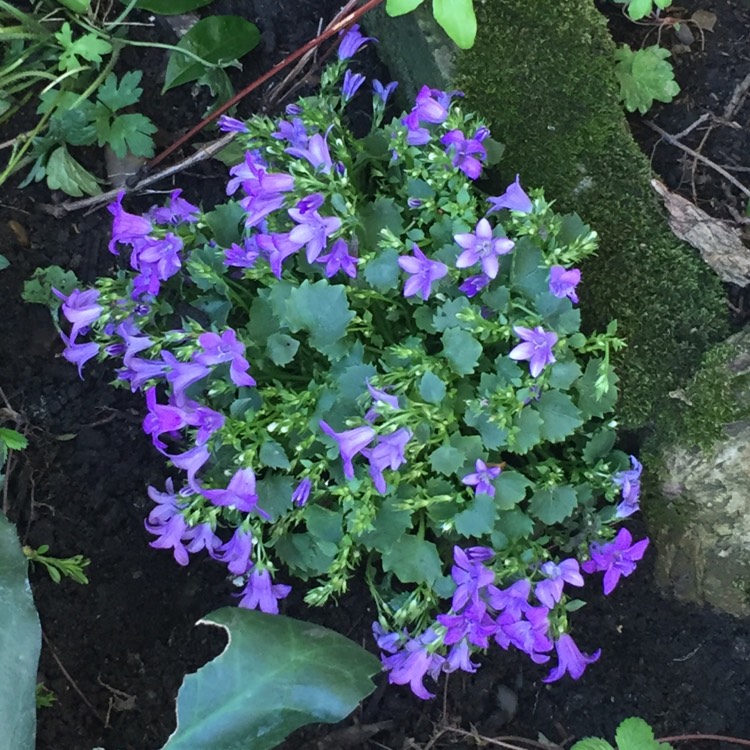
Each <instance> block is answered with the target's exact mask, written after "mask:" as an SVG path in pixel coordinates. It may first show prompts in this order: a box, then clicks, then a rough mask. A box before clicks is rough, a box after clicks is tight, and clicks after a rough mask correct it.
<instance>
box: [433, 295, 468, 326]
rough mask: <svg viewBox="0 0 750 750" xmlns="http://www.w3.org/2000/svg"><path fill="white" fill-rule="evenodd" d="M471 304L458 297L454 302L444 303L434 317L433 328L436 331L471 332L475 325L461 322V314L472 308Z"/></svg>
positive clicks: (464, 298)
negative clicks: (449, 329) (456, 329)
mask: <svg viewBox="0 0 750 750" xmlns="http://www.w3.org/2000/svg"><path fill="white" fill-rule="evenodd" d="M471 306H472V305H471V303H470V302H469V300H468V299H466V297H457V298H456V299H453V300H448V301H447V302H445V303H443V304H442V305H441V306H440V307H438V309H437V310H436V311H435V314H434V317H433V327H434V329H435V330H436V331H444V330H445V329H446V328H463V329H464V330H469V329H471V328H472V327H473V324H472V323H470V322H468V321H465V320H459V317H458V316H459V314H460V313H461V312H462V311H464V310H466V309H467V308H469V307H471Z"/></svg>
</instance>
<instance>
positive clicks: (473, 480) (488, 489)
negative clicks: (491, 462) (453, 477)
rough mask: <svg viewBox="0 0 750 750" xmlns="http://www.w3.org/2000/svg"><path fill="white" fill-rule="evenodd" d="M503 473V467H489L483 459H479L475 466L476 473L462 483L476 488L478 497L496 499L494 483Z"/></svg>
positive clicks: (468, 475) (465, 478)
mask: <svg viewBox="0 0 750 750" xmlns="http://www.w3.org/2000/svg"><path fill="white" fill-rule="evenodd" d="M501 471H502V469H501V467H499V466H487V464H486V463H485V462H484V461H482V459H481V458H478V459H477V460H476V463H475V464H474V472H473V473H472V474H467V475H466V476H465V477H463V479H461V481H462V482H463V483H464V484H468V485H469V486H471V487H474V492H475V493H476V494H478V495H479V494H485V495H489V496H490V497H495V485H494V484H492V482H493V481H494V480H495V479H497V478H498V477H499V476H500V472H501Z"/></svg>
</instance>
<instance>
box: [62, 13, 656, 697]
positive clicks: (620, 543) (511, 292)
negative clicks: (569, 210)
mask: <svg viewBox="0 0 750 750" xmlns="http://www.w3.org/2000/svg"><path fill="white" fill-rule="evenodd" d="M368 41H371V40H369V39H367V38H365V37H363V36H362V34H361V33H360V32H359V30H358V29H357V27H353V28H352V29H351V31H349V32H348V33H347V34H346V35H345V36H344V37H343V39H342V41H341V44H340V47H339V51H338V59H337V60H335V62H334V63H333V64H332V65H331V66H330V67H329V68H328V69H327V70H326V71H325V73H324V75H323V77H322V82H321V91H320V94H319V95H317V96H313V97H308V98H306V99H302V100H301V101H299V102H298V103H297V104H293V105H290V106H289V107H288V108H287V112H286V116H284V117H280V118H276V119H271V118H268V117H261V116H256V117H253V118H252V119H251V120H250V121H248V122H241V121H238V120H235V119H231V118H224V119H223V120H222V127H223V128H224V129H225V130H233V131H236V132H237V133H238V136H237V137H238V138H239V139H240V141H241V142H242V143H243V144H244V146H245V149H246V152H245V156H244V159H243V160H242V161H241V162H240V163H239V164H236V165H235V166H233V167H232V168H231V169H230V172H229V176H228V184H227V200H226V202H225V203H224V204H222V205H220V206H217V207H216V208H214V209H213V210H210V211H205V210H202V209H201V208H199V207H198V206H195V205H192V204H191V203H189V202H188V201H186V200H185V199H184V198H183V197H182V195H181V194H180V191H179V190H175V191H174V192H173V193H172V194H171V196H170V199H169V203H168V205H167V206H165V207H158V208H153V209H151V210H150V211H148V212H147V213H145V214H144V215H136V214H132V213H129V212H128V211H127V210H126V209H125V208H124V206H123V201H122V196H121V197H120V199H118V201H117V202H116V203H115V204H114V205H112V206H110V212H111V213H112V215H113V217H114V226H113V233H112V241H111V243H110V251H111V252H113V253H115V254H123V256H124V260H126V261H127V269H126V270H123V271H121V272H120V273H119V274H118V276H117V277H116V278H102V279H99V280H98V282H97V283H96V285H95V286H94V287H92V288H90V289H87V290H76V291H73V292H72V293H71V294H69V295H63V298H64V303H63V305H62V311H63V314H64V316H65V317H66V318H67V320H68V321H69V323H70V324H71V325H70V328H69V333H68V334H66V337H65V342H66V349H65V352H64V354H65V357H66V358H67V359H68V360H70V361H71V362H73V363H75V364H76V365H77V366H78V368H79V370H81V369H82V368H83V366H84V364H85V363H86V362H87V361H89V360H91V359H94V358H97V359H99V360H103V359H114V360H115V361H116V362H117V363H118V364H119V369H118V371H117V373H118V374H117V381H116V382H117V384H119V385H121V386H126V387H129V388H130V389H131V390H133V391H140V392H142V393H143V395H144V398H145V403H146V408H147V411H148V413H147V415H146V418H145V420H144V423H143V427H144V430H145V432H146V433H147V434H148V435H150V437H151V439H152V441H153V444H154V446H155V448H156V449H157V450H158V451H159V452H161V453H162V454H163V455H164V457H165V459H166V460H167V461H169V462H171V464H172V465H173V466H174V467H175V469H177V470H178V474H179V475H180V476H181V479H180V481H179V482H178V483H177V484H173V482H172V480H168V481H167V484H166V488H165V489H163V490H162V489H158V488H155V487H151V488H149V495H150V497H151V498H152V499H153V501H154V506H153V510H152V511H151V512H150V514H149V516H148V518H147V519H146V528H147V529H148V531H149V532H150V533H151V534H153V535H154V537H155V539H154V540H153V541H152V545H153V546H154V547H159V548H163V549H168V550H171V552H172V554H173V555H174V557H175V559H176V560H177V562H178V563H180V564H181V565H186V564H188V562H189V560H190V557H191V555H195V554H198V553H200V552H201V551H203V550H205V551H206V552H207V553H208V554H209V555H210V556H211V557H213V558H214V559H216V560H218V561H220V562H222V563H224V564H226V566H227V569H228V571H229V573H230V574H231V576H232V577H233V578H234V580H235V582H236V583H237V584H238V586H239V587H240V588H241V591H240V593H239V594H238V599H239V605H240V606H243V607H248V608H256V609H260V610H262V611H264V612H270V613H275V612H278V609H279V600H282V599H284V598H285V597H286V596H287V595H288V594H289V591H290V586H291V585H300V584H299V583H296V584H295V583H294V582H293V580H292V576H294V577H295V578H296V579H297V581H300V580H301V581H303V582H308V586H307V591H306V595H305V601H306V602H307V603H308V604H309V605H312V606H320V605H324V604H327V603H332V602H333V601H335V600H336V599H337V598H338V597H339V596H340V595H342V594H343V593H344V592H346V591H347V588H348V586H349V582H350V580H351V578H352V576H354V575H355V574H356V575H361V576H363V577H364V579H365V581H366V583H367V586H368V587H369V590H370V592H371V594H372V598H373V601H374V603H375V605H376V607H377V611H378V618H377V621H376V622H375V623H374V626H373V630H374V635H375V638H376V641H377V643H378V645H379V647H380V649H381V652H382V661H383V664H384V667H385V669H387V670H388V672H389V676H390V680H391V682H393V683H398V684H407V683H408V684H409V685H410V686H411V687H412V689H413V690H414V692H415V693H416V694H417V695H419V696H421V697H423V698H427V697H429V696H430V693H429V692H428V690H427V688H426V687H425V686H424V684H423V680H424V678H425V676H426V675H430V676H432V677H433V678H434V677H437V676H438V674H439V673H440V672H451V671H454V670H456V669H462V670H464V671H467V672H473V671H475V669H476V668H477V662H476V661H475V659H476V658H477V656H476V655H477V653H478V652H482V651H483V650H485V649H487V648H489V647H490V645H491V644H496V645H498V646H499V647H501V648H504V649H507V648H510V647H511V646H513V647H515V648H518V649H520V650H522V651H524V652H526V653H527V654H528V655H529V656H530V658H531V659H532V660H533V661H534V662H536V663H539V664H543V663H547V662H551V663H552V667H553V668H552V671H551V672H550V673H549V675H548V676H547V678H546V679H547V680H550V681H551V680H556V679H558V678H560V677H561V676H562V675H563V674H565V673H568V674H570V675H571V676H573V677H575V678H578V677H580V676H581V674H582V672H583V671H584V669H585V667H586V665H587V664H588V663H590V662H592V661H595V660H596V659H597V658H598V657H599V652H598V651H597V652H595V653H594V654H591V655H588V654H585V653H583V652H582V651H581V650H580V649H579V647H578V646H577V645H576V643H575V641H574V640H573V638H572V636H571V635H570V634H569V614H570V613H571V612H572V611H574V610H575V609H577V608H578V607H579V606H581V604H582V602H581V601H580V600H578V599H576V591H577V590H580V588H581V586H582V585H583V583H584V576H585V575H588V576H592V577H594V578H596V579H598V580H599V581H601V580H603V582H604V583H603V585H604V588H605V592H606V593H610V592H611V591H612V590H613V589H614V588H615V587H616V585H617V584H618V582H619V580H620V578H621V577H623V576H629V575H630V574H631V573H632V572H633V570H634V569H635V565H636V562H637V561H638V560H640V559H641V557H642V556H643V554H644V551H645V548H646V545H647V544H648V541H647V540H641V541H635V542H634V541H633V539H632V537H631V536H630V534H629V533H628V532H627V531H625V530H624V529H621V530H620V531H619V533H618V532H617V529H616V526H617V525H618V524H619V523H620V522H621V521H622V519H624V518H627V517H628V516H630V515H631V514H633V513H634V512H635V511H636V510H637V509H638V495H639V492H640V471H641V467H640V464H638V462H637V461H636V460H635V459H634V458H633V459H629V458H628V456H626V455H625V454H623V453H621V452H619V451H616V450H613V446H614V442H615V432H614V428H615V422H614V421H613V420H612V418H611V415H610V412H611V410H612V408H613V406H614V403H615V400H616V376H615V375H614V373H613V371H612V367H611V364H610V352H611V350H612V349H613V348H617V347H619V346H621V344H622V342H620V341H619V340H618V339H617V338H616V336H615V326H614V324H613V325H611V326H610V328H609V330H607V331H606V332H604V333H595V334H591V335H586V334H584V333H582V332H581V330H580V312H579V309H578V307H577V304H578V296H577V289H578V287H579V285H580V284H581V283H583V281H582V279H581V273H580V270H579V269H578V268H577V267H576V266H577V264H578V263H579V261H581V260H582V259H583V258H585V257H586V256H587V255H589V254H590V253H592V252H594V250H595V248H596V234H595V233H594V232H593V231H591V230H590V229H589V228H588V227H586V226H585V225H584V224H583V223H582V222H581V221H580V219H578V217H576V216H574V215H569V216H560V215H558V214H556V213H555V212H554V210H553V208H552V206H551V205H550V204H549V203H548V202H547V201H546V200H545V199H544V196H543V194H542V193H541V191H533V190H532V191H528V192H527V191H526V190H525V189H524V187H523V186H522V184H521V182H520V179H519V178H518V177H517V178H516V179H515V180H514V181H513V182H512V183H511V184H510V185H509V186H508V188H507V189H506V190H505V191H504V192H503V193H502V194H501V195H497V196H492V197H489V198H488V197H486V196H484V195H482V193H481V192H480V191H479V189H478V188H477V186H476V184H475V180H476V179H477V178H478V177H479V176H480V175H481V173H482V169H483V167H484V165H485V164H486V162H487V154H488V147H489V145H490V143H491V141H490V138H489V131H488V129H487V127H486V126H485V125H484V123H482V122H481V121H480V120H478V119H477V118H476V117H475V116H474V115H472V114H470V113H466V112H464V111H463V110H462V109H461V107H460V98H461V95H460V93H459V92H456V91H454V92H444V91H436V90H434V89H429V88H427V87H425V88H423V89H422V90H421V91H420V92H419V94H418V96H417V98H416V101H415V103H414V106H413V107H412V109H411V111H410V112H408V113H405V114H404V115H403V116H402V117H399V118H396V119H394V120H393V121H391V122H389V123H387V124H384V123H383V120H384V112H385V108H386V104H387V102H388V98H389V96H390V94H391V93H392V91H393V89H394V87H395V84H388V85H383V84H382V83H380V82H378V81H373V82H372V92H373V94H372V100H373V109H372V111H373V114H372V125H371V129H370V132H369V133H367V134H366V135H365V136H364V137H357V136H355V135H354V134H353V133H352V131H351V129H350V128H349V126H348V122H347V107H348V104H349V102H350V101H351V100H352V99H353V98H354V97H356V96H360V97H361V96H363V95H364V92H365V86H366V81H365V78H364V76H362V75H361V74H358V73H353V72H352V71H351V69H350V68H349V65H350V60H351V57H352V56H353V55H354V54H355V53H356V52H357V50H358V49H359V48H360V47H361V46H362V45H363V44H365V43H366V42H368ZM602 573H603V574H604V575H603V576H601V575H600V574H602ZM599 585H601V584H599Z"/></svg>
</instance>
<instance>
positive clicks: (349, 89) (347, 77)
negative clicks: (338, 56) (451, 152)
mask: <svg viewBox="0 0 750 750" xmlns="http://www.w3.org/2000/svg"><path fill="white" fill-rule="evenodd" d="M364 82H365V77H364V76H363V75H362V74H361V73H352V71H351V70H347V71H346V73H344V83H343V84H342V86H341V96H342V97H343V99H344V102H348V101H349V100H350V99H351V98H352V97H353V96H354V95H355V94H356V93H357V91H358V90H359V88H360V86H361V85H362V84H363V83H364Z"/></svg>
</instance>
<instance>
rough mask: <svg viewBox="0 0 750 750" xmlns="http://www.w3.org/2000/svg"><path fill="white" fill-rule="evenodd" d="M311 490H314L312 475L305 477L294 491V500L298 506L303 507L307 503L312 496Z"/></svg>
mask: <svg viewBox="0 0 750 750" xmlns="http://www.w3.org/2000/svg"><path fill="white" fill-rule="evenodd" d="M310 490H312V481H311V480H310V477H305V478H304V479H303V480H302V481H301V482H300V483H299V484H298V485H297V486H296V487H295V488H294V492H292V502H293V503H294V505H296V506H297V507H298V508H301V507H303V506H304V505H305V503H307V501H308V499H309V497H310Z"/></svg>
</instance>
